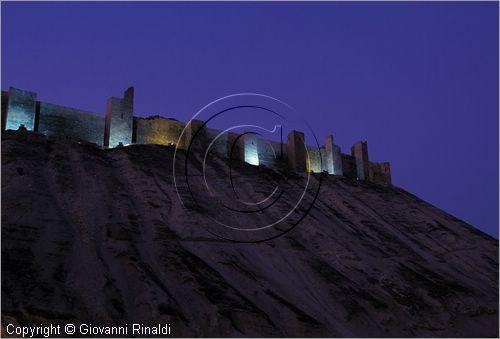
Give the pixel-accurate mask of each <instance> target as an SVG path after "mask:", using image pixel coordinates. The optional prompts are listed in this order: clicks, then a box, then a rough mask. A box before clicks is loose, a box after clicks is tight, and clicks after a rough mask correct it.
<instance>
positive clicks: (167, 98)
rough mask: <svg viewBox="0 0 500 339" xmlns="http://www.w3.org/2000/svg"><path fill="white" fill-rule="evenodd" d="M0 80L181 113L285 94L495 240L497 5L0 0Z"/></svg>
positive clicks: (146, 111) (316, 126) (99, 104)
mask: <svg viewBox="0 0 500 339" xmlns="http://www.w3.org/2000/svg"><path fill="white" fill-rule="evenodd" d="M1 6H2V89H4V90H5V89H7V88H8V87H9V86H14V87H18V88H21V89H27V90H32V91H35V92H37V93H38V99H39V100H41V101H46V102H52V103H57V104H61V105H67V106H72V107H78V108H81V109H86V110H90V111H95V112H101V113H104V110H105V102H106V98H107V97H109V96H121V95H122V93H123V91H124V90H125V89H126V88H127V87H128V86H135V114H136V115H138V116H148V115H154V114H160V115H165V116H170V117H174V118H177V119H179V120H187V119H189V118H190V117H191V116H192V115H193V114H194V113H196V111H198V110H199V109H200V108H201V107H203V106H204V105H205V104H207V103H209V102H210V101H212V100H214V99H217V98H219V97H222V96H225V95H228V94H232V93H238V92H257V93H263V94H267V95H271V96H273V97H276V98H279V99H281V100H283V101H285V102H287V103H289V104H290V105H292V106H293V107H294V108H295V109H297V110H298V111H299V112H300V113H301V114H302V115H303V116H304V117H305V118H306V119H307V122H308V123H309V125H310V126H311V127H312V128H313V130H314V132H315V133H316V135H317V136H318V137H319V138H320V141H321V142H323V140H324V136H325V135H327V134H333V135H334V137H335V141H336V143H337V144H339V145H340V146H341V148H342V151H343V152H344V153H350V146H351V145H352V144H353V143H354V142H356V141H357V140H360V139H363V140H368V144H369V152H370V153H369V156H370V160H372V161H390V162H391V166H392V176H393V182H394V184H395V185H397V186H400V187H402V188H404V189H406V190H408V191H409V192H411V193H413V194H415V195H417V196H419V197H421V198H423V199H424V200H426V201H428V202H430V203H431V204H434V205H435V206H437V207H439V208H442V209H444V210H445V211H447V212H449V213H451V214H453V215H454V216H456V217H458V218H460V219H462V220H464V221H466V222H468V223H470V224H472V225H474V226H475V227H477V228H479V229H481V230H483V231H485V232H487V233H488V234H490V235H492V236H494V237H496V238H498V212H499V211H498V184H499V182H498V163H499V158H498V154H499V150H498V126H499V120H498V110H499V107H498V102H499V97H498V91H499V87H498V74H499V69H498V60H499V59H498V57H499V56H498V49H499V45H498V38H499V37H498V3H497V2H488V3H464V2H455V3H429V2H419V3H414V2H413V3H390V2H387V3H372V4H368V3H359V2H358V3H324V2H322V3H276V2H274V3H212V4H210V3H93V2H88V3H58V2H54V3H42V4H40V3H5V2H3V3H2V5H1Z"/></svg>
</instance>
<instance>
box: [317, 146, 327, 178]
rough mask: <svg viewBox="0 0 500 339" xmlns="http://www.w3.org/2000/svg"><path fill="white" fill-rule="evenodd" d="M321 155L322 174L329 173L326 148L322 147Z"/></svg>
mask: <svg viewBox="0 0 500 339" xmlns="http://www.w3.org/2000/svg"><path fill="white" fill-rule="evenodd" d="M319 150H320V153H321V160H322V162H323V163H322V167H321V172H326V173H328V165H327V163H326V158H327V154H326V148H325V146H321V147H320V149H319Z"/></svg>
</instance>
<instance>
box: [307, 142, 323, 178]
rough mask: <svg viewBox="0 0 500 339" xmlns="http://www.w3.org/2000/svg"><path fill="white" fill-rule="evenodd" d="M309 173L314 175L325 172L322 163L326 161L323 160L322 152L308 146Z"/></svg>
mask: <svg viewBox="0 0 500 339" xmlns="http://www.w3.org/2000/svg"><path fill="white" fill-rule="evenodd" d="M306 147H307V153H306V158H307V157H308V159H307V171H308V172H314V173H321V172H322V171H323V168H322V163H323V162H324V159H321V151H320V149H318V148H317V147H313V146H309V145H307V146H306Z"/></svg>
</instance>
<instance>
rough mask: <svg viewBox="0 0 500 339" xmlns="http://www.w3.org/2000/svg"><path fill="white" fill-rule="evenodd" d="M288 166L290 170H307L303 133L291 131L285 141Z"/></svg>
mask: <svg viewBox="0 0 500 339" xmlns="http://www.w3.org/2000/svg"><path fill="white" fill-rule="evenodd" d="M287 154H288V166H289V168H290V169H291V170H292V171H296V172H299V173H300V172H306V171H307V156H306V145H305V139H304V133H302V132H299V131H291V132H290V133H288V142H287Z"/></svg>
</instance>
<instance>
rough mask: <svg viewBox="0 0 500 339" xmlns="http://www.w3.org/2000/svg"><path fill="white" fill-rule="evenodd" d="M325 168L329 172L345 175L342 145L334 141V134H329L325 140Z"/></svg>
mask: <svg viewBox="0 0 500 339" xmlns="http://www.w3.org/2000/svg"><path fill="white" fill-rule="evenodd" d="M325 153H326V155H325V158H324V162H325V170H326V171H327V172H328V173H329V174H335V175H343V171H342V157H341V155H340V147H339V146H337V145H335V144H334V143H333V136H332V135H329V136H327V137H326V140H325Z"/></svg>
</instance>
